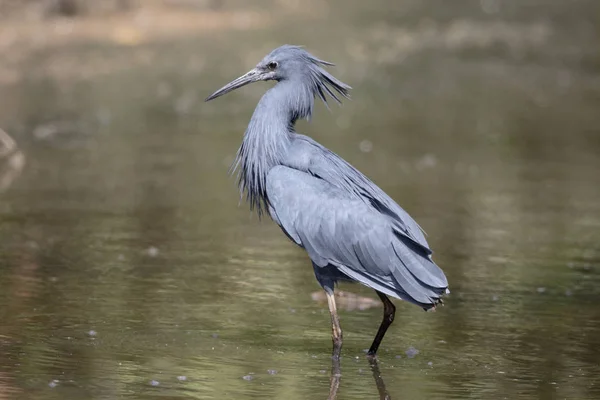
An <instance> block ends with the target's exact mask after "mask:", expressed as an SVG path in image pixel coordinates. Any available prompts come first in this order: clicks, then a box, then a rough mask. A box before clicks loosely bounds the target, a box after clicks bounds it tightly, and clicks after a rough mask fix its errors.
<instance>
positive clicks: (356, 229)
mask: <svg viewBox="0 0 600 400" xmlns="http://www.w3.org/2000/svg"><path fill="white" fill-rule="evenodd" d="M330 65H333V64H331V63H329V62H326V61H323V60H320V59H318V58H316V57H314V56H313V55H311V54H310V53H308V52H307V51H306V50H304V49H303V48H301V47H298V46H290V45H284V46H281V47H279V48H277V49H275V50H273V51H272V52H271V53H270V54H268V55H267V56H266V57H265V58H264V59H263V60H262V61H261V62H259V63H258V65H257V66H256V67H255V68H253V69H252V70H250V71H249V72H248V73H246V74H245V75H243V76H241V77H239V78H237V79H236V80H234V81H232V82H231V83H228V84H227V85H225V86H224V87H222V88H221V89H219V90H217V91H216V92H215V93H213V94H212V95H210V96H209V97H208V98H207V99H206V101H209V100H213V99H215V98H217V97H219V96H222V95H224V94H226V93H228V92H231V91H232V90H234V89H238V88H240V87H242V86H244V85H247V84H249V83H252V82H258V81H269V80H274V81H277V84H276V85H275V86H274V87H273V88H271V89H270V90H268V91H267V92H266V93H265V94H264V95H263V97H262V98H261V100H260V102H259V103H258V106H257V107H256V110H255V111H254V114H253V115H252V119H251V120H250V124H249V125H248V128H247V129H246V133H245V135H244V139H243V142H242V145H241V147H240V149H239V150H238V152H237V157H236V160H235V162H234V165H233V167H232V168H233V169H234V170H235V169H237V170H238V182H239V187H240V192H241V195H242V196H243V195H245V197H246V200H247V201H248V202H249V203H250V207H251V209H256V210H257V212H258V214H259V215H261V214H263V213H264V212H265V211H267V212H268V213H269V215H270V216H271V218H272V219H273V220H274V221H275V222H276V223H277V224H278V225H279V226H280V227H281V229H282V230H283V232H284V233H285V234H286V235H287V236H288V238H290V239H291V240H292V241H293V242H294V243H296V244H297V245H299V246H300V247H302V248H303V249H305V250H306V251H307V252H308V255H309V257H310V259H311V261H312V265H313V268H314V272H315V275H316V278H317V280H318V282H319V284H320V285H321V286H322V287H323V289H324V290H325V293H326V294H327V302H328V305H329V311H330V314H331V322H332V340H333V357H334V359H336V358H339V355H340V352H341V347H342V329H341V328H340V322H339V318H338V314H337V310H336V304H335V298H334V296H333V290H334V286H335V284H336V282H337V281H340V280H348V281H358V282H360V283H362V284H363V285H366V286H368V287H370V288H372V289H374V290H375V291H376V293H377V295H378V296H379V298H380V299H381V301H382V302H383V305H384V313H383V314H384V315H383V321H382V322H381V325H380V326H379V330H378V331H377V334H376V336H375V339H374V340H373V344H372V345H371V347H370V349H369V352H368V354H369V355H370V356H375V354H376V352H377V349H378V347H379V344H380V343H381V340H382V339H383V336H384V335H385V332H386V331H387V329H388V327H389V326H390V324H391V323H392V321H393V320H394V314H395V312H396V308H395V306H394V304H393V303H392V302H391V301H390V299H389V298H388V296H392V297H395V298H398V299H402V300H405V301H408V302H410V303H413V304H416V305H418V306H420V307H422V308H423V309H425V310H430V309H434V308H435V307H436V305H437V304H439V303H441V302H442V301H441V296H442V295H443V294H444V293H446V292H448V281H447V279H446V276H445V275H444V273H443V272H442V270H441V269H440V268H439V267H438V266H437V265H436V264H435V263H434V262H433V261H432V259H431V254H432V252H431V250H430V249H429V245H428V243H427V241H426V240H425V236H424V234H423V232H422V231H421V228H420V227H419V226H418V225H417V223H416V222H415V221H414V220H413V219H412V218H411V217H410V216H409V215H408V213H407V212H406V211H404V210H403V209H402V208H401V207H400V206H399V205H398V204H396V203H395V202H394V201H393V200H392V199H391V198H390V197H389V196H388V195H387V194H385V192H384V191H383V190H381V189H380V188H379V187H377V186H376V185H375V184H374V183H373V182H371V181H370V180H369V179H368V178H367V177H366V176H365V175H363V174H362V173H360V172H359V171H358V170H356V169H355V168H354V167H352V166H351V165H350V164H348V163H347V162H346V161H344V160H343V159H342V158H341V157H339V156H338V155H336V154H335V153H333V152H332V151H330V150H328V149H327V148H325V147H324V146H322V145H320V144H319V143H317V142H316V141H314V140H313V139H311V138H309V137H307V136H304V135H301V134H299V133H297V132H296V131H295V128H294V126H295V123H296V121H297V120H298V119H300V118H307V119H308V118H309V117H310V116H311V114H312V112H313V107H314V103H315V97H318V98H320V99H321V100H322V101H323V102H325V104H327V96H329V97H331V98H332V99H334V100H335V101H336V102H338V103H341V101H340V97H345V98H348V97H349V90H350V89H351V88H350V86H348V85H346V84H345V83H343V82H340V81H339V80H338V79H336V78H335V77H333V76H332V75H331V74H329V72H327V71H326V70H325V69H324V67H325V66H330ZM338 96H340V97H338Z"/></svg>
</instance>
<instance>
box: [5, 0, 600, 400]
mask: <svg viewBox="0 0 600 400" xmlns="http://www.w3.org/2000/svg"><path fill="white" fill-rule="evenodd" d="M464 3H465V4H463V6H464V7H462V8H461V10H462V11H459V10H455V9H454V8H448V7H446V8H444V7H442V6H441V3H440V2H433V1H429V2H425V3H424V4H423V5H417V4H416V3H415V4H413V2H404V3H402V4H403V6H390V8H388V9H387V10H386V9H384V8H380V9H377V11H374V10H372V9H371V8H369V7H367V6H361V4H362V3H354V2H353V3H352V4H353V6H352V7H347V8H341V9H340V11H339V13H337V12H335V11H334V10H335V8H334V7H333V6H331V9H330V10H329V12H328V13H327V14H326V17H322V18H316V17H309V16H302V17H292V16H287V19H286V18H283V19H282V20H281V21H280V22H277V23H275V24H274V25H272V26H268V27H265V29H264V30H258V31H250V32H237V33H236V32H219V33H218V35H207V36H202V37H193V38H185V39H180V40H177V41H174V42H164V43H153V44H146V45H141V46H138V47H134V48H121V47H111V46H108V45H102V44H97V43H96V44H93V43H88V44H84V45H77V46H68V47H64V46H63V47H51V46H49V47H48V49H47V51H41V52H38V53H36V54H34V55H32V56H31V57H30V58H28V59H27V60H26V61H24V64H23V72H24V74H25V78H23V79H22V80H21V81H19V83H17V84H14V85H12V86H6V87H2V88H0V90H1V94H2V95H1V96H0V122H1V123H2V126H3V128H4V129H5V130H6V131H7V132H9V133H11V135H12V136H13V138H14V139H15V140H16V141H17V143H18V144H19V146H20V148H21V150H22V152H23V154H24V156H25V158H26V162H27V163H26V166H25V167H24V168H23V170H22V171H21V174H20V176H18V177H17V178H16V179H14V181H13V183H12V185H11V186H10V187H8V188H7V189H5V190H4V191H3V192H2V193H0V399H15V398H18V399H21V398H23V399H54V398H56V399H87V398H94V399H114V398H139V399H152V398H169V399H184V398H186V399H187V398H190V399H192V398H198V399H202V398H205V399H208V398H256V399H264V398H287V399H290V400H291V399H317V398H323V399H325V398H327V397H328V395H329V391H330V369H331V360H330V358H329V354H330V350H331V338H330V325H329V315H328V312H327V306H326V305H325V304H323V303H318V302H315V301H313V300H312V298H311V293H312V292H314V291H317V290H319V287H318V285H317V283H316V281H315V279H314V277H313V272H312V267H311V265H310V262H309V260H308V259H307V257H306V255H305V254H304V253H303V251H301V250H300V249H298V248H297V247H295V246H294V245H292V244H291V243H290V242H289V241H288V240H287V239H286V238H285V237H284V235H283V234H282V233H281V232H280V230H279V228H277V227H276V226H275V225H274V224H273V223H272V222H271V221H269V220H265V221H263V222H259V221H258V218H257V217H256V216H255V215H251V214H250V212H249V211H248V209H247V207H246V206H245V205H242V206H240V207H238V194H237V192H236V188H235V184H234V181H233V180H232V179H231V178H230V177H229V176H228V175H227V171H228V168H229V164H230V163H231V161H232V159H233V155H234V154H235V151H236V150H237V146H238V145H239V142H240V140H241V135H242V133H243V130H244V127H245V125H246V123H247V121H248V119H249V117H250V114H251V112H252V109H253V107H254V105H255V104H256V101H257V100H258V98H259V97H260V95H261V94H262V93H263V92H264V90H265V89H266V88H267V87H268V86H269V85H268V84H262V85H256V86H255V87H248V88H244V89H242V90H240V91H239V93H236V94H231V95H229V96H227V97H224V98H223V99H219V101H215V102H211V103H203V102H202V101H201V100H202V99H203V98H204V97H206V96H207V95H208V94H210V93H212V91H213V90H214V89H217V88H219V87H221V86H222V85H223V84H224V83H226V82H228V81H229V80H231V79H232V78H234V77H236V76H238V75H241V74H242V73H244V72H245V71H246V70H248V69H249V68H251V67H252V66H253V64H254V63H255V62H256V61H258V60H259V59H260V58H261V57H262V56H263V55H264V54H266V53H267V52H268V51H269V50H270V49H271V48H273V47H275V46H277V45H279V44H281V43H285V42H291V43H299V44H305V45H307V47H308V48H309V50H311V51H313V52H314V53H316V54H317V55H318V56H320V57H322V58H325V59H327V60H331V61H334V62H335V63H336V64H337V65H338V67H336V69H335V70H334V73H335V74H336V76H338V77H340V78H341V79H342V80H344V81H345V82H348V83H349V84H351V85H352V86H353V87H354V90H353V93H352V96H353V100H352V101H350V102H346V104H345V105H344V106H343V107H342V108H338V107H332V111H331V112H327V110H326V109H325V108H324V107H322V106H320V107H319V109H318V110H317V113H316V116H315V117H314V120H313V122H312V123H310V124H307V123H304V122H303V123H300V125H299V127H298V129H299V130H300V131H302V132H304V133H307V134H310V135H311V136H313V137H314V138H315V139H317V140H318V141H320V142H322V143H323V144H325V145H327V146H328V147H330V148H331V149H332V150H334V151H336V152H337V153H339V154H340V155H342V156H343V157H344V158H346V159H347V160H348V161H350V162H351V163H352V164H354V165H355V166H356V167H358V168H359V169H361V170H362V171H364V172H365V173H366V174H367V175H368V176H369V177H371V178H372V179H373V180H374V181H375V182H377V183H378V184H379V185H380V186H381V187H382V188H384V189H385V190H386V191H387V192H388V193H389V194H390V195H391V196H392V197H393V198H395V199H396V200H397V201H398V202H399V203H400V204H401V205H402V206H403V207H405V208H406V209H407V210H408V211H409V212H410V213H411V214H412V215H413V216H414V217H415V218H416V219H417V220H418V221H419V223H420V224H421V225H422V226H423V227H424V228H425V230H426V231H427V232H428V234H429V241H430V244H431V246H432V247H433V249H434V251H435V257H436V261H437V262H438V264H439V265H440V266H442V268H443V269H444V270H445V271H446V273H447V275H448V278H449V281H450V285H451V289H452V294H451V296H449V297H448V300H447V302H446V306H445V307H443V308H441V309H440V310H439V311H438V312H436V313H424V312H422V311H421V310H420V309H418V308H417V307H414V306H411V305H408V304H404V303H401V302H396V304H397V307H398V312H397V315H396V320H395V322H394V325H393V326H392V327H391V328H390V330H389V331H388V334H387V336H386V338H385V339H384V342H383V344H382V348H381V349H380V356H379V370H380V373H381V377H382V380H383V382H384V384H385V390H387V392H388V393H389V396H390V397H391V398H393V399H399V398H407V399H465V398H472V399H504V398H507V399H511V398H540V399H554V398H557V399H559V398H560V399H562V398H568V399H595V398H600V379H599V378H598V376H599V375H600V307H599V306H598V302H599V300H600V244H599V243H600V113H599V112H598V110H599V109H600V67H599V66H600V64H599V63H598V61H599V60H600V58H599V55H600V50H599V49H600V46H598V40H597V39H598V37H599V36H598V34H597V33H598V32H597V29H598V28H597V26H598V25H597V24H595V25H594V23H595V20H594V18H597V17H594V15H597V12H596V11H598V7H597V6H596V5H595V4H594V3H593V2H584V1H580V2H574V3H572V5H571V6H570V7H571V8H569V9H567V8H566V6H562V5H561V3H560V2H548V4H545V5H542V4H539V2H533V1H530V2H527V4H528V8H525V7H524V8H518V7H516V6H515V5H514V4H516V3H513V2H508V3H507V4H508V6H506V7H507V8H503V9H501V10H500V11H498V12H497V13H496V12H494V13H492V14H490V13H489V12H487V13H486V12H483V11H482V10H485V9H486V8H485V7H488V8H489V7H492V11H493V10H494V8H493V7H495V6H494V4H496V3H494V2H488V3H485V4H484V5H485V7H484V8H483V9H482V8H481V7H480V5H479V3H477V4H476V3H473V4H471V3H468V4H467V2H464ZM482 4H483V3H482ZM490 4H491V5H490ZM569 10H570V11H571V12H573V13H575V15H578V16H579V17H578V18H579V19H571V17H569V15H568V13H567V11H569ZM488 11H489V10H488ZM598 15H600V14H598ZM426 17H427V18H430V19H429V20H424V18H426ZM457 20H461V21H462V22H461V23H458V25H457V22H456V21H457ZM461 24H462V25H461ZM307 26H310V27H311V29H306V27H307ZM324 38H325V39H326V40H325V39H324ZM65 60H66V61H65ZM73 60H76V62H74V61H73ZM89 60H105V64H103V66H102V71H101V72H98V73H90V74H85V73H83V72H82V69H85V68H89V69H90V70H91V71H92V72H94V65H95V64H94V62H92V61H89ZM139 60H145V61H143V62H140V61H139ZM60 62H63V64H60ZM73 62H74V64H69V63H73ZM57 64H58V65H63V66H65V67H64V68H69V66H71V67H77V68H75V69H74V70H73V76H70V75H69V74H70V71H68V70H61V69H59V73H58V74H54V75H53V74H52V73H49V72H48V71H49V70H52V71H56V69H53V68H52V67H51V66H53V65H57ZM80 73H81V74H80ZM82 76H86V77H82ZM1 171H3V170H2V169H1V168H0V172H1ZM342 289H343V290H345V291H350V292H354V293H358V294H360V295H363V296H370V297H373V298H375V296H374V293H371V292H370V291H369V290H368V289H366V288H364V287H360V286H353V285H344V286H342ZM381 312H382V310H381V308H370V309H367V310H362V311H360V310H351V311H350V310H342V311H341V314H340V317H341V322H342V327H343V328H344V339H345V341H344V348H343V350H342V352H343V358H342V361H341V370H342V376H341V380H340V387H339V392H338V396H337V397H338V398H339V399H367V398H378V397H379V392H378V386H377V380H376V379H374V376H373V374H372V371H371V369H370V365H369V363H368V361H367V360H366V358H365V357H364V352H363V350H364V349H366V348H367V347H368V346H369V345H370V342H371V340H372V337H373V335H374V334H375V332H376V330H377V326H378V324H379V322H380V318H381ZM411 348H415V349H417V350H419V353H418V354H416V355H415V356H414V357H412V358H410V357H408V356H407V354H406V351H407V350H409V349H411ZM409 352H410V351H409ZM376 375H377V374H376ZM244 377H246V378H244ZM381 385H382V384H381V381H380V382H379V389H381Z"/></svg>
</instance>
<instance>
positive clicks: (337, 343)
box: [324, 288, 389, 359]
mask: <svg viewBox="0 0 600 400" xmlns="http://www.w3.org/2000/svg"><path fill="white" fill-rule="evenodd" d="M324 289H325V294H326V295H327V305H328V306H329V313H330V314H331V340H332V341H333V354H332V356H333V358H334V359H339V358H340V352H341V351H342V328H341V326H340V318H339V317H338V314H337V307H336V305H335V297H333V289H331V288H324ZM388 301H389V300H388Z"/></svg>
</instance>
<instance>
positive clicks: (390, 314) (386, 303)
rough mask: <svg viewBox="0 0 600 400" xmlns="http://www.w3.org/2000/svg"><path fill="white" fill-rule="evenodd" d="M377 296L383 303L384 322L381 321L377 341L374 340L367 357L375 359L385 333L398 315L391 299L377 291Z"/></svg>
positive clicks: (376, 336)
mask: <svg viewBox="0 0 600 400" xmlns="http://www.w3.org/2000/svg"><path fill="white" fill-rule="evenodd" d="M375 292H376V293H377V296H379V298H380V299H381V301H382V302H383V321H381V325H379V330H378V331H377V335H375V339H374V340H373V344H372V345H371V348H370V349H369V352H368V353H367V355H369V356H371V357H374V356H375V354H376V353H377V349H378V348H379V344H380V343H381V340H383V337H384V336H385V332H386V331H387V329H388V328H389V327H390V325H391V324H392V322H394V315H395V314H396V306H394V304H393V303H392V302H391V301H390V299H389V298H388V297H387V296H386V295H385V294H383V293H381V292H379V291H377V290H376V291H375Z"/></svg>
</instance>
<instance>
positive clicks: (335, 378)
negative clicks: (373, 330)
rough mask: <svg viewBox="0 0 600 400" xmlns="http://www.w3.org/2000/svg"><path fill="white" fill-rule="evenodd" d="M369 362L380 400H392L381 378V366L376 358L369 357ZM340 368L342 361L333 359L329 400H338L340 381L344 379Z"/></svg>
mask: <svg viewBox="0 0 600 400" xmlns="http://www.w3.org/2000/svg"><path fill="white" fill-rule="evenodd" d="M367 359H368V360H369V366H370V367H371V372H372V373H373V379H374V380H375V386H377V392H378V393H379V399H380V400H391V399H392V397H391V396H390V394H389V393H388V391H387V388H386V387H385V382H384V381H383V378H382V377H381V371H380V370H379V364H378V363H377V359H376V358H372V357H367ZM341 372H342V371H341V368H340V360H339V358H337V357H333V358H332V360H331V378H330V380H329V397H328V400H335V399H337V393H338V389H339V388H340V380H341V377H342V374H341Z"/></svg>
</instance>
